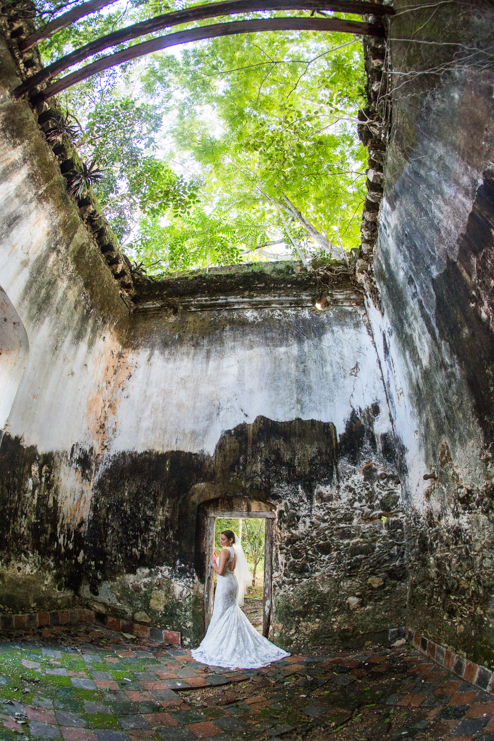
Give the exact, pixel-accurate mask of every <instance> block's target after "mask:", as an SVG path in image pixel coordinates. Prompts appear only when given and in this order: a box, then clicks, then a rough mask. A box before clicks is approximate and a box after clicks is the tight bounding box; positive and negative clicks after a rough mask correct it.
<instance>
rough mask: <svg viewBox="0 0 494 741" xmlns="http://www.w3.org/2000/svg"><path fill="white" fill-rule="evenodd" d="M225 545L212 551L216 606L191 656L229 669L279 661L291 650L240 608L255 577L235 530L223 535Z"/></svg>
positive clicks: (221, 538)
mask: <svg viewBox="0 0 494 741" xmlns="http://www.w3.org/2000/svg"><path fill="white" fill-rule="evenodd" d="M220 543H221V546H222V549H223V550H221V551H220V554H219V556H217V555H216V552H215V551H214V552H213V555H212V556H211V564H212V566H213V569H214V570H215V571H216V573H217V574H218V581H217V584H216V593H215V596H214V609H213V616H212V618H211V622H210V624H209V628H208V631H207V633H206V635H205V637H204V640H203V641H202V643H201V645H200V646H199V648H197V649H195V650H194V651H192V652H191V653H192V657H193V658H194V659H195V660H196V661H199V662H200V663H201V664H209V665H210V666H222V667H227V668H229V669H259V668H260V667H262V666H267V665H268V664H270V663H271V662H272V661H279V660H280V659H284V658H285V657H286V656H290V654H289V653H287V652H286V651H283V650H282V649H281V648H277V646H275V645H274V644H273V643H271V642H270V641H268V639H267V638H264V637H263V636H262V635H260V634H259V633H258V632H257V630H256V629H255V628H254V626H253V625H251V624H250V623H249V621H248V620H247V618H246V616H245V615H244V613H243V612H242V610H241V609H240V607H241V606H242V605H243V604H244V594H245V590H246V588H247V586H248V585H249V584H250V583H251V581H252V577H251V575H250V573H249V567H248V566H247V561H246V558H245V556H244V552H243V550H242V546H241V545H240V541H239V539H238V538H237V536H236V535H235V533H234V532H233V531H232V530H224V531H223V532H222V533H221V535H220Z"/></svg>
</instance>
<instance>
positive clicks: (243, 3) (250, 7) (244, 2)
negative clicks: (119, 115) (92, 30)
mask: <svg viewBox="0 0 494 741" xmlns="http://www.w3.org/2000/svg"><path fill="white" fill-rule="evenodd" d="M116 1H117V0H91V1H90V2H88V3H82V5H78V6H77V7H75V8H72V10H69V11H68V12H67V13H64V14H63V15H61V16H59V17H58V18H55V20H53V21H50V23H47V24H46V25H45V26H42V28H38V30H37V31H34V32H33V33H32V34H31V35H30V36H28V37H27V39H24V41H21V42H20V44H19V48H20V50H21V51H27V49H31V47H33V46H35V45H36V44H37V43H39V42H40V41H42V40H43V39H47V38H49V37H50V36H52V35H53V34H54V33H56V32H57V31H61V30H62V29H63V28H66V27H67V26H70V25H71V24H72V23H75V22H76V21H78V20H80V19H81V18H84V17H85V16H86V15H90V14H91V13H94V12H96V11H97V10H100V8H104V7H106V6H107V5H112V4H113V3H115V2H116ZM230 6H233V7H234V6H237V7H236V8H235V9H230ZM275 6H276V7H275ZM278 6H279V7H278ZM209 8H212V9H214V8H216V11H217V12H215V13H211V14H209V15H208V14H207V10H208V9H209ZM297 8H298V9H301V10H316V9H317V10H320V9H323V10H328V11H334V12H336V13H354V14H356V15H367V14H373V15H393V13H394V10H393V8H392V7H391V6H390V5H378V4H377V3H371V2H368V0H325V1H324V2H318V1H317V0H312V1H311V0H309V1H308V2H305V3H299V2H293V3H290V2H281V3H270V2H265V3H262V4H259V3H256V2H253V0H233V2H232V1H229V2H219V3H214V5H213V3H210V4H208V5H197V6H195V7H193V8H187V9H185V10H178V11H175V12H174V13H166V14H164V15H159V16H156V17H155V18H148V19H147V20H145V21H141V22H140V23H135V24H134V25H132V26H127V28H122V29H120V31H115V32H114V33H112V34H108V36H104V37H101V40H102V39H106V38H109V37H114V38H116V40H115V41H111V42H110V43H108V44H106V46H101V47H100V48H98V49H97V50H96V51H101V50H102V49H106V48H107V47H108V46H114V45H115V44H121V43H122V42H124V41H128V40H129V39H135V38H138V37H139V36H145V35H146V34H148V33H154V32H155V31H160V30H162V29H163V28H167V27H168V26H172V25H177V24H178V23H188V22H189V21H195V20H201V19H203V18H212V17H214V16H220V15H230V14H232V13H250V12H254V11H257V10H291V9H297ZM174 17H176V18H177V19H179V20H176V21H174V20H173V19H174ZM93 43H94V42H93ZM82 48H86V47H82ZM90 53H91V54H95V53H96V52H90ZM85 56H89V54H86V55H85ZM83 58H84V57H83ZM71 64H74V62H71Z"/></svg>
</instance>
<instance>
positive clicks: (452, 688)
mask: <svg viewBox="0 0 494 741" xmlns="http://www.w3.org/2000/svg"><path fill="white" fill-rule="evenodd" d="M460 684H461V682H443V683H442V684H438V685H437V687H436V689H435V690H434V694H435V695H452V694H453V693H454V692H456V691H457V690H458V687H459V686H460Z"/></svg>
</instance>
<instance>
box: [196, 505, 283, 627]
mask: <svg viewBox="0 0 494 741" xmlns="http://www.w3.org/2000/svg"><path fill="white" fill-rule="evenodd" d="M198 514H199V523H200V525H201V530H202V537H201V538H200V540H201V541H202V544H203V548H201V551H202V554H201V556H202V558H203V559H204V561H203V563H204V564H205V566H204V571H203V573H204V630H205V631H206V630H207V628H208V625H209V622H210V620H211V615H212V612H213V598H214V579H213V576H214V572H213V569H212V567H211V563H210V558H209V557H210V554H211V553H212V551H213V548H214V535H215V522H216V520H217V519H229V520H248V519H257V520H259V519H261V520H262V521H263V522H264V549H265V550H264V575H263V576H264V579H263V596H262V635H263V636H265V637H266V638H267V637H268V636H269V629H270V626H271V611H272V605H273V535H274V532H273V531H274V522H275V519H276V514H275V512H274V511H273V508H272V507H271V505H269V504H267V503H266V502H262V501H257V500H250V499H247V498H245V497H224V498H221V499H214V500H211V501H209V502H207V503H205V504H203V505H201V507H200V508H199V513H198Z"/></svg>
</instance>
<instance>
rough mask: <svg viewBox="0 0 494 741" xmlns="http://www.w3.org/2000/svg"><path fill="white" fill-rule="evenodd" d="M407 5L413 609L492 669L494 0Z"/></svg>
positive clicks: (405, 435) (386, 209) (404, 424)
mask: <svg viewBox="0 0 494 741" xmlns="http://www.w3.org/2000/svg"><path fill="white" fill-rule="evenodd" d="M396 6H397V15H396V16H395V18H393V19H392V21H391V26H390V39H391V41H390V50H389V54H390V65H391V75H392V81H393V98H392V112H393V125H392V131H391V139H390V144H389V147H388V153H387V161H386V167H385V197H384V202H383V206H382V211H381V221H380V224H381V226H380V235H379V241H378V250H377V254H376V259H375V278H376V282H377V285H378V290H379V297H380V307H378V306H377V305H370V304H369V315H370V318H371V322H372V326H373V330H374V336H375V339H376V345H377V348H378V352H379V354H380V358H381V363H382V367H383V372H384V376H385V380H386V386H387V392H388V398H389V401H390V407H391V410H392V417H393V421H394V426H395V430H396V433H397V435H398V436H399V438H400V440H401V443H402V445H403V458H402V473H403V481H404V485H405V501H406V503H407V548H408V552H407V558H408V567H409V572H410V584H409V606H408V609H409V615H408V624H409V625H410V627H412V628H413V629H415V630H417V631H418V632H420V633H423V634H425V635H426V636H428V637H430V638H432V639H433V640H434V641H437V643H439V644H443V645H448V646H450V647H452V648H453V649H455V651H457V652H459V653H463V654H464V655H467V656H468V657H469V658H470V659H472V660H474V661H476V662H479V663H481V664H486V665H488V666H490V667H491V668H492V667H494V653H493V648H494V644H493V638H494V633H493V628H494V623H493V619H492V613H491V604H492V598H493V595H494V561H493V558H492V553H493V550H492V549H493V545H494V542H493V518H494V511H493V495H494V489H493V485H492V475H493V472H494V470H493V468H492V432H493V419H494V417H493V411H494V410H493V398H494V397H493V386H492V378H493V370H494V365H493V363H494V335H493V314H492V288H493V285H494V273H493V264H492V254H493V247H494V245H493V241H492V240H493V237H492V234H493V232H492V227H493V219H494V187H493V171H492V167H493V161H494V127H493V120H494V118H493V113H494V110H493V84H494V77H493V73H492V64H491V57H492V41H493V28H494V11H493V9H492V6H489V4H487V3H448V4H444V5H437V4H436V3H432V2H431V3H421V4H420V7H417V8H416V9H410V7H407V4H406V3H404V2H397V3H396ZM428 6H430V7H428Z"/></svg>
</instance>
